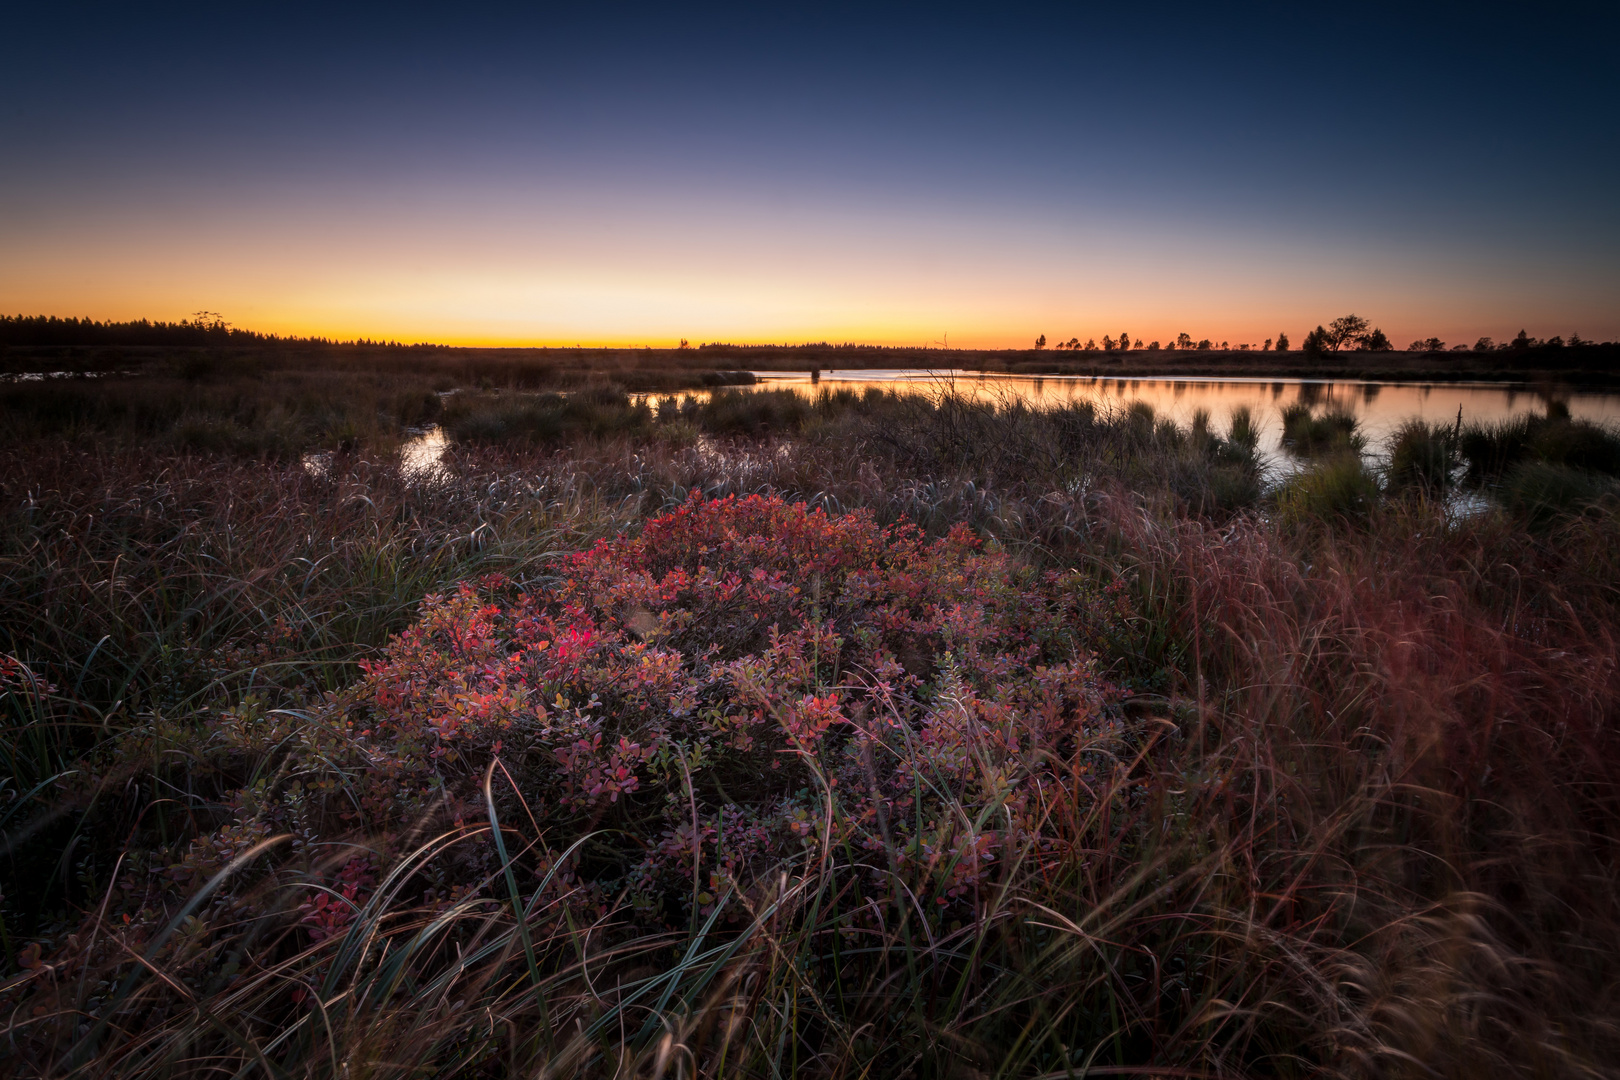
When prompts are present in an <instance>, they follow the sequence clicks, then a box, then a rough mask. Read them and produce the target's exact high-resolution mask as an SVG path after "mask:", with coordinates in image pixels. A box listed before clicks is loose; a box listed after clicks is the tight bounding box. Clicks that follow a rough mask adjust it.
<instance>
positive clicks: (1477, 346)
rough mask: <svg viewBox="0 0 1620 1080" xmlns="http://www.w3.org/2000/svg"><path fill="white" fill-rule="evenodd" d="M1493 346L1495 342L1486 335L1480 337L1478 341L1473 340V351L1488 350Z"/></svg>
mask: <svg viewBox="0 0 1620 1080" xmlns="http://www.w3.org/2000/svg"><path fill="white" fill-rule="evenodd" d="M1494 348H1496V342H1494V341H1492V340H1491V339H1490V338H1488V337H1482V338H1480V339H1479V340H1478V341H1476V342H1474V351H1475V352H1490V351H1491V350H1492V349H1494Z"/></svg>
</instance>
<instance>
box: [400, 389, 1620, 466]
mask: <svg viewBox="0 0 1620 1080" xmlns="http://www.w3.org/2000/svg"><path fill="white" fill-rule="evenodd" d="M754 374H755V376H756V377H757V378H758V379H759V384H758V389H762V390H771V389H777V390H780V389H792V390H797V391H800V392H801V393H806V394H809V393H814V392H816V391H818V390H821V389H824V388H825V389H840V388H852V389H857V390H860V389H865V388H867V387H872V386H877V387H881V388H883V389H885V390H894V391H897V392H900V393H913V394H931V395H938V394H944V393H955V394H960V395H963V396H966V397H970V398H975V399H978V400H984V401H997V402H1002V401H1009V402H1010V401H1023V402H1026V403H1028V404H1030V405H1033V406H1035V407H1043V406H1051V405H1058V404H1077V403H1081V402H1090V403H1091V404H1092V405H1094V406H1096V407H1097V408H1098V409H1101V410H1109V409H1123V408H1126V407H1127V406H1129V405H1130V404H1131V403H1132V402H1137V401H1144V402H1146V403H1148V404H1149V405H1151V406H1153V411H1154V413H1155V414H1156V415H1158V416H1165V417H1169V418H1171V419H1173V420H1175V421H1176V422H1177V423H1179V424H1182V425H1186V424H1187V423H1189V422H1190V421H1191V420H1192V417H1193V414H1194V413H1195V412H1197V411H1199V410H1203V411H1205V412H1207V413H1209V416H1210V419H1211V422H1212V426H1213V427H1214V428H1215V430H1217V431H1221V432H1224V431H1225V430H1226V425H1227V418H1228V417H1229V416H1230V415H1231V413H1232V410H1233V409H1235V408H1238V407H1241V406H1247V407H1248V409H1249V410H1250V412H1251V414H1252V415H1253V417H1254V420H1255V423H1256V426H1257V427H1259V429H1260V432H1261V438H1260V451H1261V455H1262V457H1263V459H1264V460H1265V461H1266V463H1267V464H1269V465H1271V466H1272V467H1273V468H1274V469H1277V470H1278V471H1280V472H1281V473H1283V474H1286V473H1287V472H1288V471H1289V470H1291V469H1292V468H1294V467H1297V463H1295V462H1293V461H1292V460H1291V459H1290V457H1289V455H1288V454H1287V453H1285V452H1284V450H1283V448H1282V410H1283V409H1284V408H1285V407H1286V406H1288V405H1292V404H1295V403H1300V402H1303V403H1305V404H1307V405H1311V406H1313V407H1315V408H1317V409H1319V410H1323V411H1327V410H1333V411H1340V412H1349V413H1352V414H1353V415H1355V416H1356V418H1357V419H1359V420H1360V421H1361V432H1362V434H1363V435H1364V436H1366V439H1367V452H1368V454H1369V456H1372V457H1376V456H1377V455H1378V453H1379V452H1380V451H1381V450H1382V448H1383V444H1384V441H1385V440H1386V439H1387V438H1388V436H1389V435H1390V433H1391V432H1393V431H1394V430H1395V429H1396V428H1398V427H1399V426H1400V425H1401V424H1402V423H1403V422H1405V421H1406V420H1409V419H1412V418H1414V417H1415V418H1418V419H1422V420H1427V421H1429V422H1430V423H1448V424H1449V423H1455V422H1456V420H1457V416H1458V411H1459V410H1461V414H1462V419H1463V423H1465V424H1468V423H1490V422H1493V421H1497V420H1505V419H1507V418H1509V417H1511V416H1517V415H1519V414H1521V413H1526V412H1538V413H1541V412H1545V411H1546V410H1547V407H1548V406H1549V405H1550V404H1552V403H1553V402H1559V403H1562V404H1563V405H1564V406H1566V407H1568V409H1569V411H1570V415H1571V416H1574V417H1575V418H1577V419H1584V420H1593V421H1597V422H1599V423H1603V424H1606V425H1610V426H1620V393H1614V392H1602V391H1591V390H1568V391H1564V390H1553V389H1548V388H1543V387H1530V386H1526V385H1523V384H1512V383H1482V382H1457V383H1389V382H1366V381H1362V380H1357V379H1333V380H1315V379H1261V378H1232V379H1214V378H1181V377H1170V378H1143V379H1109V378H1098V377H1091V376H1070V375H1043V376H1026V375H981V374H980V373H978V372H973V371H922V370H917V369H910V368H906V369H901V368H888V369H865V370H849V371H824V372H821V373H820V375H819V377H816V378H812V377H811V375H810V373H809V372H807V371H806V372H782V371H756V372H755V373H754ZM709 393H710V391H707V390H695V391H690V392H689V395H690V396H692V397H697V398H706V397H707V396H708V395H709ZM652 396H655V397H656V396H658V395H652ZM681 396H686V395H681ZM446 445H447V443H446V439H445V435H444V432H443V431H442V430H441V429H439V428H437V427H434V428H429V429H428V430H427V431H426V432H424V433H423V434H420V435H418V436H416V437H415V438H413V439H411V440H410V441H408V442H407V443H406V444H405V446H404V447H403V463H404V465H405V468H406V469H407V470H408V471H411V472H416V473H419V474H421V475H431V474H433V473H435V472H436V471H437V469H438V461H439V457H440V455H441V454H443V453H444V450H445V447H446Z"/></svg>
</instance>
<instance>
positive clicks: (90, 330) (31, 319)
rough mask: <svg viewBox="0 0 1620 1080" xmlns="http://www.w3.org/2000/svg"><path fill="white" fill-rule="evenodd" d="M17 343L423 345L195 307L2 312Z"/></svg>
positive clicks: (1, 325) (4, 342)
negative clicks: (121, 318) (142, 315)
mask: <svg viewBox="0 0 1620 1080" xmlns="http://www.w3.org/2000/svg"><path fill="white" fill-rule="evenodd" d="M11 345H18V346H36V347H52V346H77V345H98V346H116V345H128V346H199V345H216V346H217V345H369V346H374V347H381V348H422V347H425V346H420V345H415V346H413V345H405V344H402V343H400V342H397V341H373V340H371V339H370V338H356V339H354V340H352V341H338V340H336V339H334V338H325V337H296V336H286V337H283V336H282V335H280V334H266V333H261V332H260V331H257V330H242V329H239V328H237V327H234V326H232V325H231V324H230V323H228V322H226V321H225V319H224V318H223V317H222V316H220V314H219V313H218V312H215V311H198V312H195V313H193V314H192V316H191V318H189V319H180V320H179V321H177V322H162V321H156V322H154V321H152V320H150V319H135V320H131V321H129V322H118V321H115V320H112V319H108V320H106V321H105V322H98V321H96V320H95V319H78V318H67V319H64V318H61V317H59V316H56V315H0V348H3V347H6V346H11Z"/></svg>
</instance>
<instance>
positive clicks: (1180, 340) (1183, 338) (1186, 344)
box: [1176, 334, 1193, 349]
mask: <svg viewBox="0 0 1620 1080" xmlns="http://www.w3.org/2000/svg"><path fill="white" fill-rule="evenodd" d="M1192 347H1193V339H1192V337H1191V336H1190V335H1188V334H1177V335H1176V348H1178V349H1190V348H1192Z"/></svg>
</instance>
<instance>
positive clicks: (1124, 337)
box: [1119, 334, 1131, 349]
mask: <svg viewBox="0 0 1620 1080" xmlns="http://www.w3.org/2000/svg"><path fill="white" fill-rule="evenodd" d="M1119 347H1120V348H1121V349H1128V348H1130V347H1131V335H1129V334H1121V335H1119Z"/></svg>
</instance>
